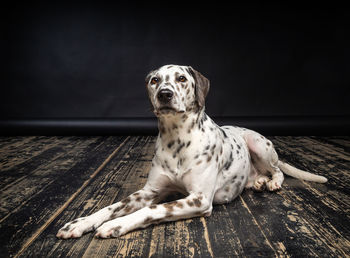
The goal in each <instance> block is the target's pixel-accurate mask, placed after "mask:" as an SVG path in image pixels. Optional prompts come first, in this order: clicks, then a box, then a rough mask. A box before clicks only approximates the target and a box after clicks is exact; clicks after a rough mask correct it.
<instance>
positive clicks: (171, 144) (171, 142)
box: [168, 141, 175, 149]
mask: <svg viewBox="0 0 350 258" xmlns="http://www.w3.org/2000/svg"><path fill="white" fill-rule="evenodd" d="M174 143H175V142H174V141H170V142H169V143H168V148H169V149H170V148H171V147H172V146H173V145H174Z"/></svg>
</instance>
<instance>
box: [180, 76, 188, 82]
mask: <svg viewBox="0 0 350 258" xmlns="http://www.w3.org/2000/svg"><path fill="white" fill-rule="evenodd" d="M178 80H179V82H185V81H187V79H186V77H185V76H182V75H181V76H180V77H179V79H178Z"/></svg>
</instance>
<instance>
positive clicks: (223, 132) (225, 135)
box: [220, 128, 227, 138]
mask: <svg viewBox="0 0 350 258" xmlns="http://www.w3.org/2000/svg"><path fill="white" fill-rule="evenodd" d="M220 131H221V132H222V134H223V135H224V137H225V138H227V134H226V133H225V131H224V130H223V129H222V128H220Z"/></svg>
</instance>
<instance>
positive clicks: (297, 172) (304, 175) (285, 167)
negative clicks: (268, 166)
mask: <svg viewBox="0 0 350 258" xmlns="http://www.w3.org/2000/svg"><path fill="white" fill-rule="evenodd" d="M278 167H279V168H280V169H281V170H282V171H283V172H284V173H285V174H287V175H288V176H292V177H295V178H298V179H302V180H306V181H312V182H317V183H326V182H327V181H328V179H327V178H325V177H324V176H318V175H315V174H312V173H310V172H307V171H303V170H301V169H298V168H295V167H293V166H291V165H289V164H287V163H285V162H282V161H278Z"/></svg>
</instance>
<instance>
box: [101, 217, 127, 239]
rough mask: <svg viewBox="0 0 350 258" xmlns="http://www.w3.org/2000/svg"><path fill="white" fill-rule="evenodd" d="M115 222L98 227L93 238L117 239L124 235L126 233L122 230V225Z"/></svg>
mask: <svg viewBox="0 0 350 258" xmlns="http://www.w3.org/2000/svg"><path fill="white" fill-rule="evenodd" d="M117 220H118V219H116V220H113V221H109V222H106V223H104V224H103V225H102V226H100V227H99V228H98V229H97V230H96V231H97V233H96V235H95V237H99V238H111V237H119V236H121V235H124V234H125V233H126V232H125V230H124V229H123V227H122V225H121V224H120V223H118V221H117Z"/></svg>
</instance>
